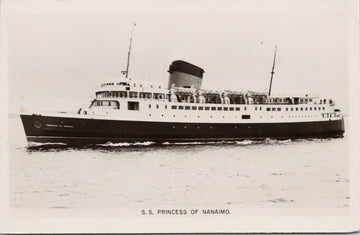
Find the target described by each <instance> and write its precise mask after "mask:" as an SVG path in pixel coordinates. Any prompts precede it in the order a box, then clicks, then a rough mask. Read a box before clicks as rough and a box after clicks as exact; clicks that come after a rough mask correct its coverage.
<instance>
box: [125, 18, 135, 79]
mask: <svg viewBox="0 0 360 235" xmlns="http://www.w3.org/2000/svg"><path fill="white" fill-rule="evenodd" d="M135 26H136V24H135V22H134V23H133V25H132V27H131V34H130V45H129V51H128V57H127V64H126V71H125V78H128V75H129V66H130V54H131V44H132V38H133V32H134V27H135ZM123 73H124V71H123Z"/></svg>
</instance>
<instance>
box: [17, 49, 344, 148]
mask: <svg viewBox="0 0 360 235" xmlns="http://www.w3.org/2000/svg"><path fill="white" fill-rule="evenodd" d="M275 56H276V54H275ZM274 62H275V57H274ZM127 68H128V67H127ZM273 68H274V64H273ZM273 70H274V69H273ZM168 72H169V74H170V75H169V80H168V86H167V87H161V86H152V85H149V86H145V85H142V84H140V83H137V82H134V81H133V80H130V79H128V78H127V73H128V69H127V71H126V76H125V77H124V78H123V79H121V80H119V81H115V82H107V83H103V84H101V85H100V86H99V87H98V88H97V90H96V93H95V95H96V98H95V99H94V100H92V101H91V102H90V105H89V107H88V108H86V109H79V110H78V111H77V112H75V113H73V114H71V113H47V114H21V119H22V122H23V125H24V129H25V133H26V137H27V140H28V141H29V142H50V143H53V142H57V143H58V142H60V143H67V144H94V143H95V144H102V143H109V142H112V143H115V142H142V141H153V142H178V141H219V140H244V139H265V138H276V139H284V138H286V139H287V138H317V137H319V138H322V137H341V136H343V133H344V120H343V116H342V114H341V112H340V110H339V109H337V108H335V103H334V101H333V100H332V99H327V98H320V97H311V96H308V95H304V96H282V97H279V96H272V95H271V93H270V90H271V85H270V90H269V92H255V91H233V90H223V91H219V90H205V89H202V88H201V84H202V80H203V75H204V70H203V69H202V68H200V67H198V66H196V65H193V64H190V63H188V62H185V61H181V60H177V61H174V62H172V64H171V65H170V67H169V71H168ZM273 74H274V72H272V75H273Z"/></svg>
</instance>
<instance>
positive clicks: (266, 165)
mask: <svg viewBox="0 0 360 235" xmlns="http://www.w3.org/2000/svg"><path fill="white" fill-rule="evenodd" d="M11 122H12V123H11V130H12V131H11V142H10V143H11V144H10V146H11V150H10V167H11V170H10V173H11V175H10V203H11V206H12V207H14V208H68V209H81V208H99V209H102V208H105V209H106V208H112V209H114V208H119V209H121V208H135V207H136V208H145V209H146V208H149V207H155V208H159V207H161V208H163V207H165V209H166V208H167V207H169V208H174V207H185V208H186V207H187V208H189V207H194V206H195V207H200V208H209V207H211V208H214V207H216V208H224V207H225V208H235V207H236V208H237V207H240V208H264V207H266V208H313V207H316V208H326V209H329V208H335V209H336V208H339V209H347V208H348V206H349V202H350V198H349V194H350V192H349V172H348V169H349V167H348V165H349V154H348V137H347V135H346V134H345V136H344V138H326V139H298V140H272V139H265V140H259V141H251V140H244V141H222V142H199V143H197V142H191V143H183V142H182V143H167V142H165V143H153V142H138V143H124V142H123V143H107V144H102V145H92V146H87V147H81V148H80V147H74V146H68V145H63V144H35V145H33V144H32V145H29V146H28V145H27V143H26V139H25V138H24V134H23V129H22V126H21V122H20V120H19V119H14V120H11ZM20 140H22V141H20ZM310 192H311V193H310Z"/></svg>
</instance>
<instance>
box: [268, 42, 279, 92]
mask: <svg viewBox="0 0 360 235" xmlns="http://www.w3.org/2000/svg"><path fill="white" fill-rule="evenodd" d="M276 51H277V45H275V54H274V61H273V66H272V70H271V78H270V87H269V95H268V96H269V97H270V94H271V85H272V80H273V76H274V73H275V72H274V69H275V59H276Z"/></svg>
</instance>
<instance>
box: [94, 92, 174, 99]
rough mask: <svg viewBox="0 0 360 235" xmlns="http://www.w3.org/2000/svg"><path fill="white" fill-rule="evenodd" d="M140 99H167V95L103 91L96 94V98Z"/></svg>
mask: <svg viewBox="0 0 360 235" xmlns="http://www.w3.org/2000/svg"><path fill="white" fill-rule="evenodd" d="M127 97H129V98H141V99H165V98H169V95H168V94H164V93H151V92H137V91H129V92H127V91H104V92H96V98H127Z"/></svg>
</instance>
